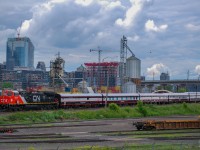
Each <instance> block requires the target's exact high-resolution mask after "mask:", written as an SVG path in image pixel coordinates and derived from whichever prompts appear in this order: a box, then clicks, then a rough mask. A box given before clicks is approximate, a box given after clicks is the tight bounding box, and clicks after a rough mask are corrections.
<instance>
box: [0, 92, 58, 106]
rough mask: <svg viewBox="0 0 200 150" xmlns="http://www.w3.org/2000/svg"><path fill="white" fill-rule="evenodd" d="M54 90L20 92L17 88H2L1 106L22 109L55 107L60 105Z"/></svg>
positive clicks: (0, 95) (0, 93) (0, 94)
mask: <svg viewBox="0 0 200 150" xmlns="http://www.w3.org/2000/svg"><path fill="white" fill-rule="evenodd" d="M55 96H56V93H54V92H18V91H16V90H3V91H2V90H0V108H2V109H11V110H15V109H16V110H20V109H24V108H30V107H37V108H40V109H53V108H58V107H59V104H60V103H59V101H58V99H57V98H56V97H55Z"/></svg>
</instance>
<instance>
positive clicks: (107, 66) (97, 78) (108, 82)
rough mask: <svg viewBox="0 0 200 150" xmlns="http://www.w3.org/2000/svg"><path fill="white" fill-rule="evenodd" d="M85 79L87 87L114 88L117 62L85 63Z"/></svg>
mask: <svg viewBox="0 0 200 150" xmlns="http://www.w3.org/2000/svg"><path fill="white" fill-rule="evenodd" d="M85 66H86V78H87V82H88V83H89V86H91V87H96V88H101V87H102V86H106V87H107V86H108V87H116V86H117V76H118V66H119V63H118V62H101V63H85Z"/></svg>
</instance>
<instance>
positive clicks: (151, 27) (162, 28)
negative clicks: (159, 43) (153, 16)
mask: <svg viewBox="0 0 200 150" xmlns="http://www.w3.org/2000/svg"><path fill="white" fill-rule="evenodd" d="M167 28H168V25H167V24H163V25H160V26H156V25H155V23H154V21H153V20H148V21H147V22H146V23H145V29H146V31H154V32H161V31H165V30H166V29H167Z"/></svg>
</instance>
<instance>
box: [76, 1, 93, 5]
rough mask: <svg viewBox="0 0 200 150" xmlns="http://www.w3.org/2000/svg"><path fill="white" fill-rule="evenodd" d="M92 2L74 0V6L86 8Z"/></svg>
mask: <svg viewBox="0 0 200 150" xmlns="http://www.w3.org/2000/svg"><path fill="white" fill-rule="evenodd" d="M92 2H93V0H75V3H76V4H79V5H82V6H88V5H90V4H91V3H92Z"/></svg>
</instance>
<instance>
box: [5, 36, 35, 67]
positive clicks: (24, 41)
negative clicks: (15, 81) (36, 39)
mask: <svg viewBox="0 0 200 150" xmlns="http://www.w3.org/2000/svg"><path fill="white" fill-rule="evenodd" d="M15 67H27V68H30V69H32V68H34V46H33V44H32V42H31V40H30V39H29V38H28V37H19V38H8V41H7V52H6V68H7V70H13V69H14V68H15Z"/></svg>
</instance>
